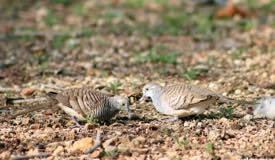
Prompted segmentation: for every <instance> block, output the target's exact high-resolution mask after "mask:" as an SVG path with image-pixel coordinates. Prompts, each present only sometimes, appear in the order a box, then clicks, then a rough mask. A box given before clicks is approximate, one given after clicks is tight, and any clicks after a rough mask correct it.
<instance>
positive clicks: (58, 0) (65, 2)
mask: <svg viewBox="0 0 275 160" xmlns="http://www.w3.org/2000/svg"><path fill="white" fill-rule="evenodd" d="M50 2H51V3H55V4H63V5H68V4H70V3H71V2H72V0H50Z"/></svg>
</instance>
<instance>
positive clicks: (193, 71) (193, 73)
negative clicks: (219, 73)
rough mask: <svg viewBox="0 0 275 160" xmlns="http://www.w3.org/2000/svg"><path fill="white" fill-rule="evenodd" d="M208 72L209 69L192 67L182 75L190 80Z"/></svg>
mask: <svg viewBox="0 0 275 160" xmlns="http://www.w3.org/2000/svg"><path fill="white" fill-rule="evenodd" d="M207 72H208V70H207V69H203V68H190V69H187V70H186V71H184V72H183V73H182V76H183V77H185V78H186V79H188V80H194V79H197V78H198V77H199V76H202V75H205V74H206V73H207Z"/></svg>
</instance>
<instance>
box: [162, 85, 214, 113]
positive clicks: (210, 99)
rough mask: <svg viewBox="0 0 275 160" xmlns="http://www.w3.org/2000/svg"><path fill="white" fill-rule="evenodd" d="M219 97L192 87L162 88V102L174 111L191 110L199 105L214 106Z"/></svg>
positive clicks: (173, 86)
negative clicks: (204, 103)
mask: <svg viewBox="0 0 275 160" xmlns="http://www.w3.org/2000/svg"><path fill="white" fill-rule="evenodd" d="M218 99H219V96H218V95H216V94H215V93H214V92H212V91H210V90H208V89H205V88H200V87H197V86H191V85H187V84H184V85H180V84H179V85H171V86H166V87H162V90H161V96H160V101H162V102H166V105H168V106H170V107H171V108H173V109H176V110H177V109H189V108H192V107H194V106H196V105H198V104H199V103H203V102H206V103H208V104H213V103H215V102H216V100H218Z"/></svg>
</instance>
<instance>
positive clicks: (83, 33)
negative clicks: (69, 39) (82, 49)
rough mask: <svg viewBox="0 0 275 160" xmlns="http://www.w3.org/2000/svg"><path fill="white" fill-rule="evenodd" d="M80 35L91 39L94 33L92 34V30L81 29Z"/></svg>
mask: <svg viewBox="0 0 275 160" xmlns="http://www.w3.org/2000/svg"><path fill="white" fill-rule="evenodd" d="M81 34H82V35H83V36H84V37H91V36H92V35H93V34H94V32H93V30H92V28H82V30H81Z"/></svg>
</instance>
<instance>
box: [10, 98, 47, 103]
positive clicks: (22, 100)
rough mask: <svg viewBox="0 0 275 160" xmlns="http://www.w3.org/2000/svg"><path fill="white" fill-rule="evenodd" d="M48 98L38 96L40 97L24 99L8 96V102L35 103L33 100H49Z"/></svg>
mask: <svg viewBox="0 0 275 160" xmlns="http://www.w3.org/2000/svg"><path fill="white" fill-rule="evenodd" d="M47 100H48V98H46V97H38V98H29V99H23V98H15V99H12V98H10V99H9V98H8V99H7V103H9V104H20V103H33V102H42V101H47Z"/></svg>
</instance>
